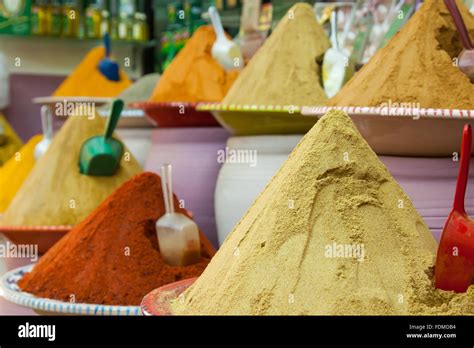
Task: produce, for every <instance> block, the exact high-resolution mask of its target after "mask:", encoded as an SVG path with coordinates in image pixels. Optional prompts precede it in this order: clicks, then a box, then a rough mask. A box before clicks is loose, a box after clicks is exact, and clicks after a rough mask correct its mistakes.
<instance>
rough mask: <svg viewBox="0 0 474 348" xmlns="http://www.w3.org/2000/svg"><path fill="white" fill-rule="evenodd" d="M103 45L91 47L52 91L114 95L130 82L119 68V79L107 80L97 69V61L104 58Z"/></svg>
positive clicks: (86, 95) (61, 94) (69, 95)
mask: <svg viewBox="0 0 474 348" xmlns="http://www.w3.org/2000/svg"><path fill="white" fill-rule="evenodd" d="M104 56H105V50H104V48H103V47H95V48H93V49H92V50H91V51H90V52H89V53H88V54H87V55H86V56H85V57H84V59H83V60H82V62H81V63H80V64H79V65H78V66H77V67H76V68H75V69H74V71H73V72H72V74H71V75H69V77H68V78H67V79H66V80H64V82H63V83H62V84H61V85H60V86H59V87H58V89H57V90H56V91H55V92H54V93H53V95H54V96H61V97H74V96H80V97H115V96H117V95H119V94H120V93H121V92H122V91H123V90H124V89H125V88H127V87H129V86H130V85H131V84H132V82H131V81H130V79H129V78H128V77H127V75H126V74H125V72H124V71H123V70H122V69H120V81H117V82H115V81H110V80H108V79H107V78H106V77H105V76H104V75H102V73H101V72H100V71H99V69H98V65H99V62H100V61H101V60H102V58H104Z"/></svg>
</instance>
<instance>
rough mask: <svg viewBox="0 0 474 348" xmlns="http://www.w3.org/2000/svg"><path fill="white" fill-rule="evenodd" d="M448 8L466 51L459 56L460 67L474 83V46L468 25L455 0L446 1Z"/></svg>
mask: <svg viewBox="0 0 474 348" xmlns="http://www.w3.org/2000/svg"><path fill="white" fill-rule="evenodd" d="M444 3H445V4H446V7H447V8H448V10H449V13H451V17H453V21H454V24H455V25H456V29H457V30H458V33H459V37H460V38H461V42H462V45H463V47H464V49H463V50H462V52H461V53H460V54H459V56H458V67H459V69H460V70H461V71H462V72H463V73H465V74H466V75H467V76H468V77H469V78H470V79H471V82H473V83H474V46H473V45H472V42H471V39H470V37H469V32H468V31H467V28H466V25H465V24H464V21H463V19H462V16H461V13H460V12H459V9H458V6H457V5H456V1H455V0H444Z"/></svg>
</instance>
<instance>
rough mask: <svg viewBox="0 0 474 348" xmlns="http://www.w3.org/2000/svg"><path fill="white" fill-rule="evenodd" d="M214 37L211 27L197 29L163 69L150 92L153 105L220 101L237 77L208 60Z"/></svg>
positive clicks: (212, 59)
mask: <svg viewBox="0 0 474 348" xmlns="http://www.w3.org/2000/svg"><path fill="white" fill-rule="evenodd" d="M215 40H216V34H215V33H214V30H213V29H212V27H211V26H202V27H199V28H198V29H197V30H196V31H195V32H194V34H193V36H192V37H191V38H190V39H189V41H188V42H187V43H186V46H184V47H183V49H182V50H181V51H179V53H178V55H177V56H176V57H175V58H174V60H173V61H172V62H171V64H170V65H169V66H168V68H166V70H165V72H164V73H163V75H162V76H161V78H160V80H159V82H158V84H157V85H156V87H155V90H154V91H153V94H152V96H151V98H150V99H149V100H150V101H154V102H178V101H179V102H220V101H221V100H222V99H223V98H224V96H225V95H226V93H227V91H228V90H229V88H230V86H231V85H232V83H233V82H234V80H235V79H236V78H237V75H238V72H237V71H235V70H232V71H225V70H224V68H223V67H221V66H220V65H219V63H218V62H217V61H216V60H215V59H214V58H213V57H212V54H211V49H212V45H213V44H214V41H215Z"/></svg>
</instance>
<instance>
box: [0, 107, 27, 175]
mask: <svg viewBox="0 0 474 348" xmlns="http://www.w3.org/2000/svg"><path fill="white" fill-rule="evenodd" d="M0 129H2V130H3V132H2V133H3V135H2V138H4V141H2V143H1V144H0V167H1V166H3V164H4V163H5V162H6V161H8V160H9V159H10V157H12V156H13V155H14V154H15V152H17V151H18V150H19V149H20V148H21V146H22V145H23V142H22V141H21V139H20V137H18V135H17V134H16V133H15V131H14V130H13V128H12V127H11V126H10V124H9V123H8V121H7V120H6V119H5V117H4V116H3V115H2V114H0Z"/></svg>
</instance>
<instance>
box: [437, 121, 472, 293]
mask: <svg viewBox="0 0 474 348" xmlns="http://www.w3.org/2000/svg"><path fill="white" fill-rule="evenodd" d="M471 144H472V131H471V126H470V125H468V124H467V125H465V126H464V131H463V136H462V145H461V161H460V164H459V173H458V180H457V183H456V191H455V194H454V204H453V210H452V211H451V213H450V214H449V217H448V220H447V221H446V224H445V225H444V230H443V234H442V235H441V241H440V243H439V247H438V256H437V258H436V268H435V285H436V288H438V289H442V290H451V291H455V292H465V291H466V290H467V288H468V287H469V286H470V285H471V284H472V282H473V280H474V220H471V219H470V218H469V216H468V215H467V214H466V210H465V209H464V195H465V193H466V185H467V178H468V177H469V161H470V159H471Z"/></svg>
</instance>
